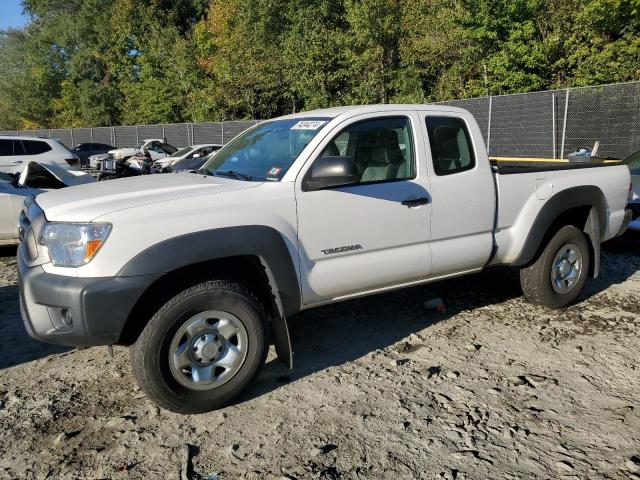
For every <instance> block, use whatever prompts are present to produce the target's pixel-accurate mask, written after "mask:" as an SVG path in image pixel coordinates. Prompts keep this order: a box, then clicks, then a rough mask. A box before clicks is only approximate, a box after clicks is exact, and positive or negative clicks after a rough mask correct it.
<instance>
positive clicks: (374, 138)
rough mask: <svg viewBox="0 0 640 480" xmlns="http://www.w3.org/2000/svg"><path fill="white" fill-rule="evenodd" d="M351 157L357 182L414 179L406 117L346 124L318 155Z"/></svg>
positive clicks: (409, 134) (408, 127)
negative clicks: (357, 175)
mask: <svg viewBox="0 0 640 480" xmlns="http://www.w3.org/2000/svg"><path fill="white" fill-rule="evenodd" d="M338 155H342V156H349V157H353V159H354V161H355V163H356V166H357V167H358V171H359V172H360V183H366V182H380V181H385V180H402V179H409V178H413V176H414V173H413V164H414V161H413V144H412V141H411V125H410V123H409V119H408V118H404V117H400V118H399V117H388V118H378V119H375V120H365V121H362V122H358V123H354V124H352V125H349V126H348V127H347V128H345V129H344V130H342V131H341V132H340V133H339V134H338V135H336V137H334V139H333V141H332V142H331V143H329V145H327V147H326V148H325V149H324V151H323V152H322V154H321V155H320V156H321V157H330V156H338Z"/></svg>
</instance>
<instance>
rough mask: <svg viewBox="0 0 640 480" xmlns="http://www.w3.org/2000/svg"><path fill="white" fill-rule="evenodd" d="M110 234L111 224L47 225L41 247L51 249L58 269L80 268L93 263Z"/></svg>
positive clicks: (42, 234) (52, 257) (51, 254)
mask: <svg viewBox="0 0 640 480" xmlns="http://www.w3.org/2000/svg"><path fill="white" fill-rule="evenodd" d="M109 232H111V224H110V223H47V224H46V225H45V227H44V229H43V230H42V233H41V234H40V245H43V246H45V247H47V248H48V249H49V256H50V257H51V262H52V263H53V264H54V265H55V266H56V267H80V266H82V265H84V264H86V263H89V262H90V261H91V259H92V258H93V257H94V256H95V254H96V253H97V252H98V250H100V247H101V246H102V244H103V243H104V241H105V240H106V239H107V237H108V236H109Z"/></svg>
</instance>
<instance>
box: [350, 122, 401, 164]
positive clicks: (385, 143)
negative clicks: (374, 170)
mask: <svg viewBox="0 0 640 480" xmlns="http://www.w3.org/2000/svg"><path fill="white" fill-rule="evenodd" d="M361 135H362V134H361ZM358 150H359V151H361V152H362V153H363V154H364V155H366V157H365V158H366V163H367V165H370V166H373V165H395V164H398V163H402V162H403V160H404V157H403V155H402V150H400V144H399V142H398V134H397V133H396V132H395V131H394V130H389V129H379V130H373V131H368V132H366V133H365V134H364V135H362V136H361V137H360V139H358ZM365 152H366V153H365ZM364 155H363V156H364ZM363 160H364V158H363Z"/></svg>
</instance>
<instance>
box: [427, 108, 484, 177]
mask: <svg viewBox="0 0 640 480" xmlns="http://www.w3.org/2000/svg"><path fill="white" fill-rule="evenodd" d="M427 131H428V133H429V144H430V146H431V157H432V159H433V169H434V170H435V172H436V175H451V174H454V173H460V172H464V171H466V170H471V169H472V168H473V167H475V165H476V160H475V156H474V154H473V146H472V144H471V138H470V137H469V132H468V131H467V126H466V124H465V122H464V120H462V119H461V118H456V117H431V116H429V117H427Z"/></svg>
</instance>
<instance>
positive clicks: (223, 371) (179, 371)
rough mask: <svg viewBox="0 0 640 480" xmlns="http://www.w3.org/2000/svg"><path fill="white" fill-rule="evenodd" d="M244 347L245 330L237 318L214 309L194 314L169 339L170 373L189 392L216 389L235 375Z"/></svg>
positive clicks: (241, 361)
mask: <svg viewBox="0 0 640 480" xmlns="http://www.w3.org/2000/svg"><path fill="white" fill-rule="evenodd" d="M247 347H248V335H247V330H246V328H245V326H244V324H243V323H242V322H241V321H240V319H238V317H236V316H235V315H233V314H231V313H228V312H222V311H218V310H208V311H205V312H202V313H198V314H196V315H194V316H193V317H191V318H189V319H188V320H187V321H185V322H184V323H183V324H182V325H181V326H180V328H179V329H178V331H177V332H176V333H175V335H174V336H173V339H172V340H171V344H170V346H169V367H170V369H171V374H172V375H173V377H174V378H175V379H176V380H177V381H178V382H179V383H180V384H181V385H183V386H184V387H187V388H189V389H191V390H211V389H214V388H218V387H220V386H222V385H224V384H225V383H226V382H228V381H229V380H231V379H232V378H233V377H234V376H235V374H236V373H238V370H240V368H241V367H242V365H243V364H244V361H245V359H246V357H247Z"/></svg>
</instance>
